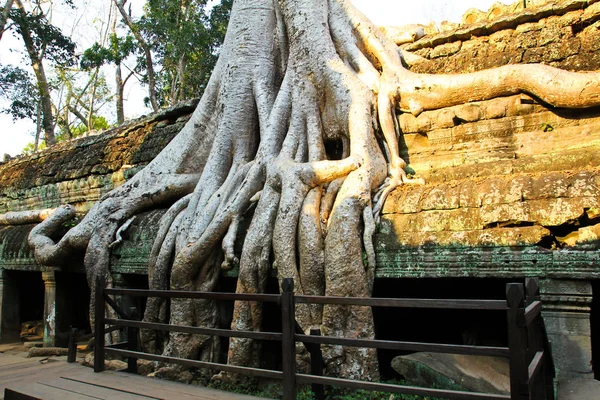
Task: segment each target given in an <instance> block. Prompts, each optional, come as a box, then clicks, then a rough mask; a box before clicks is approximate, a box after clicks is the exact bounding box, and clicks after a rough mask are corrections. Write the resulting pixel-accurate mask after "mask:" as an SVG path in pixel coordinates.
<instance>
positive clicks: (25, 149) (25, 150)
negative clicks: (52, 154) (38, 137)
mask: <svg viewBox="0 0 600 400" xmlns="http://www.w3.org/2000/svg"><path fill="white" fill-rule="evenodd" d="M46 147H47V146H46V141H45V140H42V141H41V142H40V144H39V145H38V150H44V149H45V148H46ZM34 148H35V145H34V144H33V142H30V143H27V146H25V147H23V151H21V153H22V154H33V149H34Z"/></svg>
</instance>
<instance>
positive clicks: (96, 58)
mask: <svg viewBox="0 0 600 400" xmlns="http://www.w3.org/2000/svg"><path fill="white" fill-rule="evenodd" d="M135 50H136V44H135V39H134V38H133V36H131V35H127V36H125V37H119V36H118V35H116V34H111V35H110V36H109V45H108V47H102V45H100V44H99V43H94V44H93V45H92V47H90V48H89V49H86V50H85V51H84V52H83V56H82V57H81V61H80V64H79V65H80V67H81V69H83V70H90V69H93V68H97V67H101V66H102V65H104V64H115V65H119V64H121V63H122V62H123V60H124V59H125V58H127V57H128V56H129V55H130V54H132V53H134V51H135Z"/></svg>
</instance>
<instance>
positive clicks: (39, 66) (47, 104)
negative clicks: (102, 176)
mask: <svg viewBox="0 0 600 400" xmlns="http://www.w3.org/2000/svg"><path fill="white" fill-rule="evenodd" d="M16 4H17V9H18V10H19V13H20V14H21V21H22V22H23V26H20V30H21V37H22V38H23V42H24V43H25V48H26V49H27V54H28V55H29V60H30V61H31V66H32V68H33V72H34V73H35V77H36V79H37V87H38V91H39V93H40V100H41V104H42V127H43V128H44V139H45V140H46V145H47V146H51V145H53V144H55V143H56V137H55V136H54V117H53V115H52V100H51V99H50V86H49V85H48V80H47V79H46V72H45V71H44V64H43V63H42V60H41V59H40V57H39V55H38V54H37V52H36V49H35V46H34V44H33V39H32V37H31V34H30V32H29V26H28V25H27V17H26V14H25V10H24V9H23V4H22V3H21V1H20V0H16Z"/></svg>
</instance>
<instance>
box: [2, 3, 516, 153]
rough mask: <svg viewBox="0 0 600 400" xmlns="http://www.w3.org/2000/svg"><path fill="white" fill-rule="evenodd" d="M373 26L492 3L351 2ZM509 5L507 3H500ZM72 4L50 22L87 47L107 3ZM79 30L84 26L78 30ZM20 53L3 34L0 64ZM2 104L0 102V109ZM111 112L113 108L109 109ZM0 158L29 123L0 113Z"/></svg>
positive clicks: (136, 104) (454, 17)
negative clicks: (68, 11) (68, 10)
mask: <svg viewBox="0 0 600 400" xmlns="http://www.w3.org/2000/svg"><path fill="white" fill-rule="evenodd" d="M351 1H352V3H354V5H355V6H356V7H357V8H358V9H359V10H361V11H362V12H363V13H364V14H365V15H366V16H367V17H369V18H370V19H371V20H372V21H373V22H374V23H375V24H377V25H398V26H400V25H406V24H412V23H422V24H427V23H429V22H431V21H436V22H441V21H444V20H448V21H454V22H456V21H459V20H460V18H461V16H462V14H463V13H464V12H465V11H467V10H468V9H469V8H471V7H477V8H480V9H484V10H485V9H488V8H489V7H490V6H491V5H492V4H493V3H495V2H496V0H448V1H443V0H442V1H440V0H419V1H416V2H415V1H406V0H351ZM502 2H504V3H511V2H512V1H511V0H505V1H502ZM76 3H78V4H84V7H81V10H80V11H77V12H75V13H74V14H73V13H71V14H69V15H68V16H64V15H61V14H60V13H59V12H57V13H55V15H54V23H55V24H57V25H58V26H60V27H61V28H62V29H63V32H65V33H66V34H72V33H75V36H74V37H75V40H76V42H78V43H80V44H81V47H82V48H85V47H89V46H90V45H91V44H92V43H93V42H95V41H96V40H97V39H96V37H97V31H98V30H99V29H100V26H101V23H102V19H103V17H104V18H106V16H107V13H108V9H109V5H110V1H109V0H79V1H77V2H76ZM132 4H133V6H134V12H135V11H137V12H140V10H141V6H142V5H143V4H144V2H143V1H141V0H132ZM81 27H85V28H84V29H82V28H81ZM16 49H18V50H21V49H22V46H21V44H20V43H19V41H18V40H16V39H15V38H13V37H12V35H11V34H8V33H6V34H5V35H4V36H3V37H2V40H1V41H0V62H1V63H3V64H9V63H10V64H17V65H21V66H23V68H25V69H27V70H29V69H30V67H29V66H28V65H27V64H26V63H23V55H22V54H19V53H18V52H15V51H12V50H16ZM105 73H106V78H107V81H108V82H112V81H113V77H112V76H110V74H111V70H110V69H107V70H106V72H105ZM145 93H146V91H145V88H144V87H142V86H141V85H140V84H139V83H138V82H134V83H133V84H131V83H130V84H128V86H127V87H126V94H125V97H126V100H127V99H131V100H129V101H126V103H125V110H126V117H127V118H136V117H138V116H140V115H142V114H146V113H149V112H150V110H149V109H148V108H145V107H144V106H143V104H141V101H140V99H142V98H143V97H144V96H145ZM1 106H3V104H2V103H1V102H0V107H1ZM109 107H110V108H111V109H112V108H113V107H111V106H109ZM108 119H109V121H110V122H113V120H114V119H116V118H114V115H111V114H110V112H109V114H108ZM0 127H1V129H0V157H2V156H3V155H4V154H5V153H8V154H10V155H12V156H14V155H17V154H19V153H21V151H22V149H23V148H24V147H25V146H26V145H27V143H29V142H32V141H33V133H34V131H35V126H34V125H33V123H32V122H31V121H29V120H21V121H16V122H15V121H13V120H12V118H11V117H10V116H8V115H5V114H0Z"/></svg>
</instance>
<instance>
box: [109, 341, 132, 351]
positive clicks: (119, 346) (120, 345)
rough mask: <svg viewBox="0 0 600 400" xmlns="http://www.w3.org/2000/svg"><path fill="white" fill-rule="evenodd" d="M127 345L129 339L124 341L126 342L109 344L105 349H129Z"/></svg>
mask: <svg viewBox="0 0 600 400" xmlns="http://www.w3.org/2000/svg"><path fill="white" fill-rule="evenodd" d="M127 346H129V342H128V341H124V342H118V343H113V344H110V345H107V346H104V348H105V349H108V348H111V349H127Z"/></svg>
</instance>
